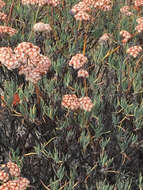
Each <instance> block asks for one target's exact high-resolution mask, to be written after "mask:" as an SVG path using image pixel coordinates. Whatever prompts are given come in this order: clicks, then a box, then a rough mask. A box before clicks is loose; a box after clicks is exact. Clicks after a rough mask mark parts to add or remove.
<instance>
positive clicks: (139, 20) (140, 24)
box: [135, 17, 143, 33]
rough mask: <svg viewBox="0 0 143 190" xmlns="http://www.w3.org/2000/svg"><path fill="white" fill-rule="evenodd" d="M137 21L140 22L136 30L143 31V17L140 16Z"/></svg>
mask: <svg viewBox="0 0 143 190" xmlns="http://www.w3.org/2000/svg"><path fill="white" fill-rule="evenodd" d="M136 22H137V23H138V25H137V26H136V27H135V30H136V31H137V32H138V33H140V32H142V31H143V17H140V18H138V19H137V20H136Z"/></svg>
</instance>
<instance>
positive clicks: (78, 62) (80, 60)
mask: <svg viewBox="0 0 143 190" xmlns="http://www.w3.org/2000/svg"><path fill="white" fill-rule="evenodd" d="M87 61H88V60H87V57H85V56H84V55H83V54H81V53H78V54H76V55H75V56H73V57H72V58H71V60H70V61H69V63H68V64H69V66H72V67H73V68H74V69H79V70H78V77H84V78H88V77H89V74H88V72H87V71H86V70H85V69H80V68H81V67H82V66H83V65H84V64H85V63H86V62H87Z"/></svg>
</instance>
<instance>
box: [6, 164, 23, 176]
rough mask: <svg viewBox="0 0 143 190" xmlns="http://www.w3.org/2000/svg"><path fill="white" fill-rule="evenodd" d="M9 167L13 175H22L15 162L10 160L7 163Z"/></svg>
mask: <svg viewBox="0 0 143 190" xmlns="http://www.w3.org/2000/svg"><path fill="white" fill-rule="evenodd" d="M6 166H7V168H8V169H9V173H10V175H11V176H14V177H19V176H20V172H21V171H20V168H19V167H18V166H17V164H15V163H14V162H11V161H9V162H8V163H7V164H6Z"/></svg>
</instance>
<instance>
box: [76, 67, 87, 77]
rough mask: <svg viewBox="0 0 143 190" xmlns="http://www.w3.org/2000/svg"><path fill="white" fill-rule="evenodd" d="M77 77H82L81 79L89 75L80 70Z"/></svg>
mask: <svg viewBox="0 0 143 190" xmlns="http://www.w3.org/2000/svg"><path fill="white" fill-rule="evenodd" d="M77 76H78V77H83V78H88V77H89V74H88V71H86V70H85V69H80V70H78V72H77Z"/></svg>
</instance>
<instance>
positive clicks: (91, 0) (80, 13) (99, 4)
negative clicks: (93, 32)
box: [71, 0, 112, 21]
mask: <svg viewBox="0 0 143 190" xmlns="http://www.w3.org/2000/svg"><path fill="white" fill-rule="evenodd" d="M92 8H95V9H99V10H102V11H109V10H111V9H112V1H111V0H97V1H95V0H83V1H80V2H79V3H77V4H75V5H74V6H73V7H72V9H71V13H72V14H73V15H74V18H75V19H76V20H80V21H81V20H85V21H88V20H91V18H92V17H91V16H90V15H89V14H88V12H91V11H92Z"/></svg>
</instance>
